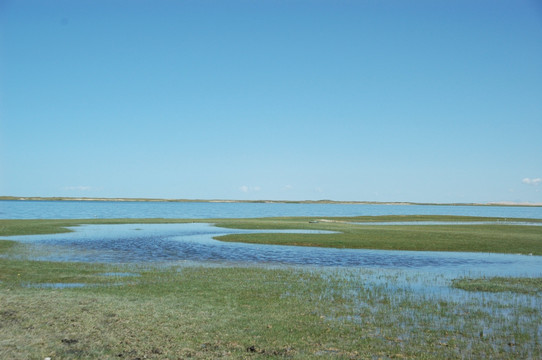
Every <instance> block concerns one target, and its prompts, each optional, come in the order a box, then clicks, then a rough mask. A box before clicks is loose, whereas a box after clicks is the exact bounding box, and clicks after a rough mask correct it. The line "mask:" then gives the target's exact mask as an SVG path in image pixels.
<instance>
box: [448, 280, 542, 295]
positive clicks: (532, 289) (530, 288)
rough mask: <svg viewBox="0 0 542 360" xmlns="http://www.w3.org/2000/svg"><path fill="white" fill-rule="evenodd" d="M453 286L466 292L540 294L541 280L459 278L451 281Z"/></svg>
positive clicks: (541, 289)
mask: <svg viewBox="0 0 542 360" xmlns="http://www.w3.org/2000/svg"><path fill="white" fill-rule="evenodd" d="M453 286H454V287H455V288H458V289H463V290H467V291H487V292H507V291H509V292H514V293H520V294H538V293H541V292H542V278H517V277H492V278H478V279H472V278H461V279H457V280H454V281H453Z"/></svg>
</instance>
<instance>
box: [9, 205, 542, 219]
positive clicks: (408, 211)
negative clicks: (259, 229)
mask: <svg viewBox="0 0 542 360" xmlns="http://www.w3.org/2000/svg"><path fill="white" fill-rule="evenodd" d="M370 215H373V216H378V215H464V216H486V217H503V218H534V219H542V207H514V206H445V205H366V204H281V203H209V202H186V203H183V202H127V201H0V219H91V218H187V219H210V218H254V217H274V216H370Z"/></svg>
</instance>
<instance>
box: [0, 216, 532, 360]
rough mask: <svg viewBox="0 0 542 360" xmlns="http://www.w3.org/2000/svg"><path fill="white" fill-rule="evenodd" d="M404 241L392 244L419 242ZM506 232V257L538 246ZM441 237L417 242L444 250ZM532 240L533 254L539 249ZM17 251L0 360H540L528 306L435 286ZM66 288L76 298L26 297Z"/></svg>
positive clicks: (5, 295)
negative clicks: (77, 259)
mask: <svg viewBox="0 0 542 360" xmlns="http://www.w3.org/2000/svg"><path fill="white" fill-rule="evenodd" d="M379 220H381V219H379ZM156 221H161V220H155V219H153V220H152V221H151V220H149V222H156ZM105 222H106V223H119V222H122V221H121V220H111V221H105ZM131 222H134V223H141V222H143V221H142V220H139V219H137V220H132V221H131ZM163 222H171V220H169V219H168V220H167V221H166V220H164V221H163ZM78 223H87V221H86V220H85V221H80V220H79V221H78V220H75V221H65V220H62V221H37V220H36V221H34V220H32V221H30V222H28V223H26V224H27V225H28V226H29V228H26V227H25V221H20V222H19V221H12V220H8V221H2V222H0V235H8V234H16V233H21V232H22V233H32V232H40V233H43V232H55V231H58V230H59V229H61V228H63V227H66V226H74V225H76V224H78ZM91 223H103V222H101V221H91ZM217 223H219V224H221V225H222V226H232V225H235V224H237V225H239V227H241V226H254V227H258V226H259V227H262V228H270V226H275V228H303V227H300V226H305V228H310V229H315V228H316V229H322V230H340V231H342V232H343V233H344V234H346V235H345V237H344V238H343V240H344V241H346V242H348V241H347V240H348V238H349V237H351V241H354V242H356V241H361V240H363V237H364V236H365V235H366V234H371V233H370V232H369V233H368V232H367V231H368V230H370V229H364V228H360V227H359V226H358V225H351V224H341V223H326V224H322V223H309V221H308V218H307V219H298V218H294V219H265V220H250V221H249V220H247V221H246V222H243V221H239V222H236V221H233V220H231V221H223V222H222V223H220V222H219V221H217ZM272 224H275V225H272ZM475 227H478V225H475V226H473V228H470V227H469V228H468V229H464V231H465V232H464V233H463V234H462V235H461V236H465V237H466V238H469V237H470V240H471V242H475V241H473V239H476V237H473V236H474V235H476V234H478V235H480V234H481V233H489V235H488V236H489V237H491V236H493V237H495V236H497V234H496V232H495V231H494V230H495V229H493V228H492V226H489V229H479V230H476V229H475ZM413 228H414V229H413ZM416 228H418V226H414V227H409V228H408V229H411V230H408V229H398V230H397V231H398V233H402V234H403V235H402V236H406V235H407V234H408V233H409V232H410V231H414V233H416V232H418V233H420V234H421V233H422V231H421V229H416ZM445 228H446V227H445ZM511 228H513V229H510V230H509V232H505V234H506V236H511V237H512V238H511V240H509V242H511V244H508V247H507V250H510V252H518V251H517V249H516V250H514V246H513V245H514V244H513V243H514V241H513V240H514V239H515V237H516V236H517V237H518V238H519V237H521V236H525V237H527V238H529V237H530V236H533V237H534V238H536V234H538V233H537V232H536V231H537V230H535V231H534V233H532V234H531V233H530V232H529V231H527V232H523V230H522V229H523V227H522V229H519V228H517V227H511ZM516 228H517V229H516ZM533 228H534V227H533ZM378 229H380V227H379V228H378ZM431 229H433V227H431ZM453 229H457V227H456V226H453V227H452V226H450V228H449V229H433V230H430V229H429V231H430V232H431V231H437V233H438V232H439V231H440V232H442V233H441V234H442V235H441V236H440V238H441V239H444V238H446V236H448V235H444V234H448V233H449V232H452V230H453ZM469 229H470V230H469ZM384 230H385V229H384ZM389 230H390V231H392V230H393V229H389ZM426 230H428V229H426ZM459 230H461V229H459ZM371 231H372V230H371ZM394 231H395V230H394ZM473 231H474V232H473ZM460 232H461V231H460ZM349 234H350V235H349ZM433 234H434V233H433ZM491 234H493V235H491ZM533 234H534V235H533ZM276 235H279V236H278V238H280V237H281V236H283V235H284V234H276ZM373 235H374V234H373ZM311 236H314V235H311ZM323 236H326V235H316V236H314V237H317V238H321V237H323ZM371 236H372V235H371ZM374 236H378V235H374ZM422 236H423V234H422ZM506 236H504V237H506ZM275 239H276V238H275ZM356 239H357V240H356ZM382 239H383V240H384V238H382ZM403 239H404V238H403ZM535 240H536V239H534V240H533V244H534V245H533V244H531V246H534V247H537V246H538V247H539V246H540V244H539V242H540V239H539V237H538V243H537V242H536V241H535ZM326 241H335V240H332V239H328V240H326ZM443 241H444V242H445V240H443ZM323 244H325V242H323ZM474 246H475V245H474ZM471 247H472V245H471ZM24 251H25V248H24V245H23V244H18V243H14V242H12V241H0V304H1V306H0V358H2V359H4V358H5V359H15V360H17V359H43V358H45V357H51V358H52V359H81V358H119V359H144V358H147V359H186V358H196V359H216V358H232V359H259V358H261V359H264V358H292V359H311V358H314V359H322V358H332V359H358V358H359V359H379V358H381V359H392V358H410V359H475V358H491V359H518V358H521V359H536V358H541V357H542V348H541V342H542V330H541V328H540V325H539V324H541V323H542V314H541V309H542V297H541V296H540V294H539V293H536V294H531V293H526V294H518V293H516V292H511V291H506V292H497V293H489V292H478V291H463V290H459V289H455V288H452V283H451V282H450V280H448V279H446V278H444V277H442V276H439V275H434V274H433V275H431V274H424V273H420V272H405V271H392V270H384V269H382V270H364V269H348V268H343V269H333V268H327V269H322V268H317V267H282V268H271V267H269V268H266V267H263V266H262V267H228V266H220V265H218V264H217V265H216V266H214V267H207V266H167V267H166V266H156V265H154V266H151V265H122V264H118V265H110V264H85V263H66V262H62V263H58V262H40V261H28V260H25V259H24V258H23V257H18V256H17V254H22V253H24ZM108 274H113V275H108ZM115 274H116V275H115ZM122 274H137V276H132V275H127V276H123V275H122ZM537 281H538V282H539V281H540V279H538V280H537ZM520 282H522V280H520ZM538 282H537V283H538ZM74 283H77V284H87V285H88V286H83V287H79V288H55V287H46V288H42V287H39V286H37V287H36V286H34V285H39V284H74ZM454 284H455V283H454ZM537 286H538V285H537Z"/></svg>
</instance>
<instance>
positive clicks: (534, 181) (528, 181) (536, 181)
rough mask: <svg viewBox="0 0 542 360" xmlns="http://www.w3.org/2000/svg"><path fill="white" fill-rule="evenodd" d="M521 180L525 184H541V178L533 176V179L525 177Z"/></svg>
mask: <svg viewBox="0 0 542 360" xmlns="http://www.w3.org/2000/svg"><path fill="white" fill-rule="evenodd" d="M521 182H522V183H524V184H527V185H534V186H538V185H540V184H542V178H535V179H531V178H525V179H523V180H521Z"/></svg>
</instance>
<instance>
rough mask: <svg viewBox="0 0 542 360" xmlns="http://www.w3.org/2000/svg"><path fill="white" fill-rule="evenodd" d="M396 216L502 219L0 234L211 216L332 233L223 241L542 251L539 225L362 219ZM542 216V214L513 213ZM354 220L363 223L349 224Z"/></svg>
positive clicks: (18, 223)
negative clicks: (141, 226) (129, 226)
mask: <svg viewBox="0 0 542 360" xmlns="http://www.w3.org/2000/svg"><path fill="white" fill-rule="evenodd" d="M376 221H378V222H387V221H389V222H396V221H450V222H454V221H455V222H457V221H460V222H471V221H504V219H497V218H478V217H463V216H364V217H351V218H338V217H337V218H326V219H321V218H308V217H307V218H304V217H292V218H261V219H201V220H187V219H81V220H0V236H8V235H24V234H33V233H36V234H37V233H39V234H47V233H55V232H63V231H68V230H67V229H65V228H66V227H68V226H77V225H79V224H116V223H186V222H210V223H214V224H216V225H217V226H222V227H229V228H237V229H307V230H330V231H336V232H337V233H336V234H317V235H315V234H271V233H270V234H235V235H227V236H223V237H220V238H219V239H220V240H222V241H234V242H248V243H261V244H280V245H299V246H319V247H334V248H353V249H384V250H417V251H469V252H494V253H520V254H533V255H542V226H521V225H505V224H487V225H430V226H427V225H389V226H384V225H378V226H373V225H362V223H364V222H366V223H370V222H376ZM514 221H529V222H542V220H532V219H514ZM353 222H356V223H361V224H352V223H353Z"/></svg>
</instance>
